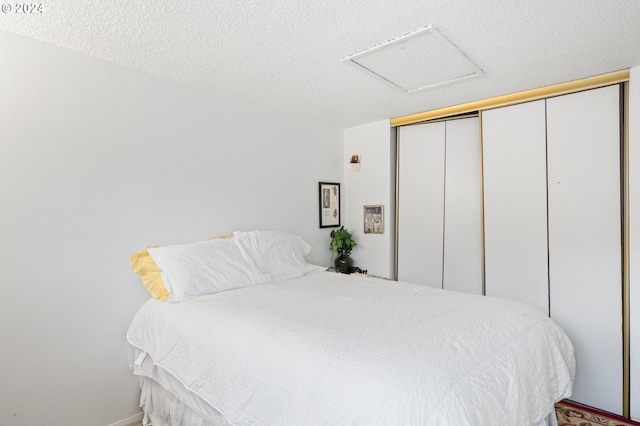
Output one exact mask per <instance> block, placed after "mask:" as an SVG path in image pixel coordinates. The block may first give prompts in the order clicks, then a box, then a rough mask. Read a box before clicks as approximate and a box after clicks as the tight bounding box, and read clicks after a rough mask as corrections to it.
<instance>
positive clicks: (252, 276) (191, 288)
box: [147, 238, 271, 302]
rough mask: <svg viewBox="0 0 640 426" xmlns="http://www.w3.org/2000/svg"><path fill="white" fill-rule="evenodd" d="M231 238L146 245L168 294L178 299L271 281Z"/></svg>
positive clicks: (168, 299) (171, 297) (169, 297)
mask: <svg viewBox="0 0 640 426" xmlns="http://www.w3.org/2000/svg"><path fill="white" fill-rule="evenodd" d="M232 240H233V239H231V238H226V239H213V240H207V241H200V242H197V243H191V244H182V245H174V246H166V247H156V248H149V249H147V251H148V252H149V254H150V255H151V257H152V258H153V260H154V262H155V263H156V265H157V266H158V268H159V269H160V271H161V277H162V281H163V283H164V286H165V287H166V289H167V291H168V293H169V296H168V298H167V299H166V300H167V301H168V302H179V301H182V300H185V299H189V298H192V297H196V296H202V295H205V294H213V293H219V292H221V291H225V290H233V289H236V288H243V287H250V286H254V285H258V284H264V283H268V282H270V281H271V278H270V277H269V276H268V275H267V274H264V273H262V272H261V271H260V270H259V269H258V268H257V266H256V265H255V263H254V262H253V261H252V260H251V258H249V257H247V256H245V255H244V254H243V252H242V251H241V250H240V249H239V247H238V245H236V244H235V243H234V242H233V241H232Z"/></svg>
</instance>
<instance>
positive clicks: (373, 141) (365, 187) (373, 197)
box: [342, 120, 395, 278]
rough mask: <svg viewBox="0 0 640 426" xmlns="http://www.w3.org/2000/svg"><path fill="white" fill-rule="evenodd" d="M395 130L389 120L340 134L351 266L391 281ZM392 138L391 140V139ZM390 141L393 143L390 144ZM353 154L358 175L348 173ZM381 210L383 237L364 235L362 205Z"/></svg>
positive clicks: (345, 221) (393, 231)
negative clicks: (351, 244) (357, 160)
mask: <svg viewBox="0 0 640 426" xmlns="http://www.w3.org/2000/svg"><path fill="white" fill-rule="evenodd" d="M393 132H395V129H393V130H392V129H391V128H390V125H389V120H382V121H377V122H375V123H370V124H365V125H362V126H357V127H352V128H349V129H345V131H344V158H343V164H344V189H343V190H342V192H343V196H344V200H345V201H344V206H343V208H344V215H343V224H344V226H345V228H347V229H348V230H349V231H351V232H352V233H353V236H354V240H355V241H356V243H357V244H358V245H357V246H356V248H355V249H354V250H353V251H352V252H351V257H353V259H354V261H355V264H356V265H357V266H359V267H360V268H362V269H366V270H367V271H368V272H369V273H370V274H375V275H380V276H384V277H389V278H391V277H393V262H394V256H393V250H394V246H395V239H394V236H395V186H394V182H395V179H394V175H393V174H394V173H395V133H393ZM392 136H393V137H392ZM392 139H393V141H392ZM353 154H359V155H360V159H361V163H360V172H352V171H350V170H349V161H350V159H351V156H352V155H353ZM380 204H382V205H383V206H384V234H365V233H364V221H363V217H364V213H363V207H364V206H365V205H380Z"/></svg>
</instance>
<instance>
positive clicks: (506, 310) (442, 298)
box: [127, 272, 575, 426]
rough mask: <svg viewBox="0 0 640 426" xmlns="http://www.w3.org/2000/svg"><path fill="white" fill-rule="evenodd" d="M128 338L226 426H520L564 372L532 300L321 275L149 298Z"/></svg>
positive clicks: (158, 375)
mask: <svg viewBox="0 0 640 426" xmlns="http://www.w3.org/2000/svg"><path fill="white" fill-rule="evenodd" d="M127 337H128V340H129V342H130V343H131V344H132V345H133V346H134V347H136V348H138V349H140V350H141V351H143V353H146V354H147V355H148V356H147V359H151V360H152V361H153V367H152V368H147V372H146V373H145V372H141V371H142V370H140V371H138V374H147V375H150V376H154V377H152V378H154V379H156V380H158V381H159V382H160V383H167V384H166V386H169V384H168V383H169V382H172V383H174V385H172V386H173V387H174V389H172V392H173V393H174V394H176V396H177V397H178V398H179V399H181V400H183V401H185V402H187V403H188V404H189V405H190V406H191V407H192V408H193V409H194V410H196V411H198V412H201V413H202V414H204V415H205V416H207V415H208V414H211V413H216V414H217V415H218V417H219V416H220V414H222V416H223V417H224V418H225V419H226V420H227V421H228V422H229V423H231V424H235V425H256V424H260V425H279V426H280V425H341V424H344V425H347V424H348V425H455V426H463V425H473V426H480V425H491V426H495V425H514V426H515V425H532V424H534V423H537V422H539V421H541V420H542V419H543V418H544V417H545V416H546V415H547V414H549V412H550V410H551V409H552V407H553V403H554V402H555V401H558V400H560V399H562V398H565V397H567V396H569V395H570V394H571V386H572V382H573V376H574V372H575V361H574V357H573V347H572V345H571V343H570V341H569V340H568V338H567V337H566V335H565V334H564V333H563V332H562V330H560V328H559V327H558V326H556V324H555V323H554V322H553V321H551V320H550V319H549V318H548V317H546V316H545V315H543V314H542V313H541V312H539V311H538V310H537V309H535V308H532V307H529V306H527V305H524V304H521V303H517V302H513V301H507V300H503V299H497V298H490V297H481V296H473V295H467V294H463V293H457V292H449V291H444V290H435V289H431V288H429V287H425V286H421V285H414V284H408V283H401V282H394V281H385V280H380V279H375V278H366V277H351V276H345V275H342V274H335V273H331V272H320V273H316V274H313V275H309V276H304V277H300V278H296V279H292V280H288V281H284V282H280V283H276V284H269V285H260V286H257V287H251V288H244V289H239V290H233V291H228V292H223V293H218V294H215V295H209V296H204V297H199V298H196V299H191V300H187V301H184V302H181V303H178V304H168V303H163V302H159V301H157V300H154V299H152V300H149V301H148V302H147V303H146V304H145V305H144V306H143V307H142V308H141V309H140V311H139V312H138V314H137V315H136V317H135V318H134V320H133V323H132V325H131V327H130V329H129V331H128V334H127ZM139 360H140V359H139ZM176 379H177V380H176ZM175 383H179V384H180V385H179V386H175ZM218 413H219V414H218ZM211 417H214V416H213V415H211Z"/></svg>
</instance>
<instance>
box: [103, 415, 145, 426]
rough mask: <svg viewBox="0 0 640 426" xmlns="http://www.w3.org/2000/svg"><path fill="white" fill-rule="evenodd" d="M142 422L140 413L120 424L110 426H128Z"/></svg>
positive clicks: (121, 421) (123, 420)
mask: <svg viewBox="0 0 640 426" xmlns="http://www.w3.org/2000/svg"><path fill="white" fill-rule="evenodd" d="M140 420H142V412H139V413H138V414H136V415H135V416H131V417H128V418H126V419H122V420H120V421H119V422H115V423H111V424H110V425H108V426H127V425H129V424H131V423H136V422H139V421H140Z"/></svg>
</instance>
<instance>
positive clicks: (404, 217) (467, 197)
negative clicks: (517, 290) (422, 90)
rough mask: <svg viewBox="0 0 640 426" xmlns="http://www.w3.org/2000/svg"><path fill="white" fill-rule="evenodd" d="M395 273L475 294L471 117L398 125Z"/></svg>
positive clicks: (476, 166) (477, 200)
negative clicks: (396, 256) (396, 255)
mask: <svg viewBox="0 0 640 426" xmlns="http://www.w3.org/2000/svg"><path fill="white" fill-rule="evenodd" d="M398 165H399V167H398V194H397V197H398V206H397V207H398V210H397V211H398V213H397V214H398V229H397V232H398V246H397V254H398V258H397V268H398V269H397V277H398V279H399V280H401V281H408V282H415V283H419V284H425V285H429V286H432V287H437V288H444V289H448V290H458V291H466V292H470V293H476V294H481V293H482V224H481V216H482V215H481V183H480V126H479V119H478V118H477V117H472V118H464V119H457V120H448V121H441V122H436V123H428V124H419V125H414V126H405V127H401V128H400V129H399V130H398Z"/></svg>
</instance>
